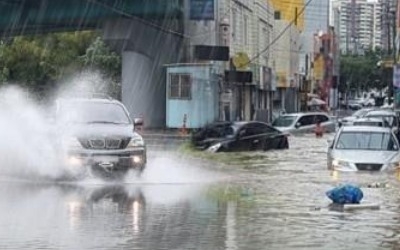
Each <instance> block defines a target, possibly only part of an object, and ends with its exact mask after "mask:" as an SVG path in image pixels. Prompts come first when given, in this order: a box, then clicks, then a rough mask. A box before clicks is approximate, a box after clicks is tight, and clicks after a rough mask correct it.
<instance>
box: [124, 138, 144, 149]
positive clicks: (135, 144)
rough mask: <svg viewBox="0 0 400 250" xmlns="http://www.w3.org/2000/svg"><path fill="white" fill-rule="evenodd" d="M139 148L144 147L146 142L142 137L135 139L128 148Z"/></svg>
mask: <svg viewBox="0 0 400 250" xmlns="http://www.w3.org/2000/svg"><path fill="white" fill-rule="evenodd" d="M137 147H144V141H143V138H141V137H133V138H132V139H131V140H130V142H129V144H128V148H137Z"/></svg>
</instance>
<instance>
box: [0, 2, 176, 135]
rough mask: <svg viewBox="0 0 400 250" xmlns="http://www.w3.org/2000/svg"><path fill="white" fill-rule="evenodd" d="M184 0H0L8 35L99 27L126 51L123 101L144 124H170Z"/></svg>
mask: <svg viewBox="0 0 400 250" xmlns="http://www.w3.org/2000/svg"><path fill="white" fill-rule="evenodd" d="M183 19H184V0H0V35H1V36H2V37H3V38H7V37H14V36H20V35H29V34H39V33H48V32H61V31H77V30H88V29H99V30H101V31H102V33H103V38H104V39H105V40H106V42H108V43H109V44H110V45H111V46H112V47H113V48H114V49H116V50H117V51H119V52H120V53H121V54H122V60H123V62H122V101H123V102H124V103H125V105H126V106H127V108H128V110H129V111H130V113H131V115H132V116H138V115H143V116H144V118H145V122H146V124H145V125H149V126H151V127H161V126H163V125H165V91H166V86H165V84H166V81H165V73H164V72H165V70H164V68H163V65H165V64H170V63H175V62H178V61H179V60H180V55H181V52H182V48H183V42H184V41H183V40H184V36H183V32H184V31H183V30H184V25H183V23H184V20H183Z"/></svg>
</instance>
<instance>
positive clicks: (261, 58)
mask: <svg viewBox="0 0 400 250" xmlns="http://www.w3.org/2000/svg"><path fill="white" fill-rule="evenodd" d="M185 2H186V3H187V6H188V11H187V12H186V15H187V16H186V18H185V20H186V21H185V23H184V30H185V35H186V37H187V39H186V40H185V43H186V44H185V45H186V47H187V52H186V54H187V57H186V58H187V59H186V61H187V62H188V63H185V64H184V65H169V66H168V68H167V72H170V74H176V72H177V71H179V72H180V73H179V74H181V75H184V74H186V75H188V76H193V77H191V79H192V80H191V86H192V89H191V90H190V91H187V92H191V93H192V96H191V97H192V98H191V99H190V100H189V101H186V102H185V100H174V99H172V100H168V96H167V102H169V103H172V104H173V105H175V102H179V104H180V108H181V109H182V107H183V106H184V105H186V106H190V108H188V110H189V111H188V112H186V111H185V112H186V113H192V114H194V113H196V112H197V113H199V112H201V110H200V108H199V109H198V110H195V109H192V108H191V107H202V106H204V105H205V102H209V103H211V102H212V103H214V101H213V100H214V97H211V98H210V99H206V96H207V95H208V96H210V95H211V96H213V95H214V94H215V93H214V92H215V91H217V92H219V96H218V99H219V100H218V103H219V104H218V106H219V107H218V110H219V111H218V113H219V115H218V119H219V120H230V121H233V120H253V119H258V120H264V121H267V120H268V119H269V118H270V117H271V112H272V96H273V92H274V90H275V88H274V87H273V86H274V84H273V77H272V76H271V75H272V69H271V68H272V65H273V61H272V59H271V56H272V52H271V51H273V48H268V45H269V44H270V43H271V41H272V40H273V35H274V34H273V28H274V11H273V9H272V6H271V5H270V4H269V3H268V1H266V0H252V1H248V0H207V1H192V0H185ZM205 4H209V5H207V8H204V11H203V12H200V13H194V14H196V18H192V15H191V11H190V9H191V7H192V5H195V7H196V8H198V6H201V5H205ZM204 13H206V14H204ZM192 14H193V13H192ZM198 14H199V15H200V16H201V17H204V18H198ZM199 45H209V46H227V47H229V61H227V62H223V61H213V60H201V61H200V60H198V59H196V58H195V56H194V53H193V48H195V47H196V46H199ZM238 61H241V63H237V62H238ZM205 65H207V66H205ZM227 70H231V71H237V72H239V71H241V72H251V75H252V79H251V80H250V81H247V82H245V83H244V82H232V81H230V80H229V81H228V80H227V78H226V75H225V72H226V71H227ZM199 72H203V73H201V74H202V75H201V74H200V73H199ZM264 72H268V73H264ZM167 74H168V73H167ZM167 78H168V76H167ZM171 79H172V78H171ZM188 81H189V80H188ZM168 84H171V83H168V82H167V86H168ZM186 85H188V84H186ZM201 85H205V86H206V87H204V88H198V89H196V87H195V86H201ZM215 86H218V87H217V88H215ZM203 90H204V91H206V90H211V92H210V93H207V94H204V93H202V91H203ZM194 91H197V92H196V93H194ZM195 96H196V97H199V96H204V98H203V99H201V100H203V101H199V102H197V103H195V100H193V99H195V98H194V97H195ZM207 98H208V97H207ZM198 100H200V99H199V98H198ZM172 104H171V105H170V106H172ZM167 106H168V105H167ZM204 109H205V108H204ZM209 109H210V110H212V112H214V110H215V106H212V107H210V108H209ZM190 111H193V112H190ZM170 113H171V114H176V113H179V112H177V111H176V110H171V112H170ZM209 113H210V112H207V114H203V113H202V115H201V116H203V117H206V116H207V119H206V118H204V119H203V120H202V121H193V120H191V119H190V117H189V116H188V123H191V122H196V124H202V123H204V122H205V121H207V122H208V120H209V119H211V118H212V117H211V116H209V115H208V114H209ZM167 114H168V112H167ZM183 115H184V114H179V115H178V116H177V118H175V117H172V118H171V119H170V120H171V122H170V123H171V124H172V123H173V121H175V120H177V119H179V121H178V122H180V123H181V120H182V118H180V117H182V116H183ZM192 116H193V115H192ZM260 116H261V117H260ZM175 123H177V122H175ZM189 126H190V124H189Z"/></svg>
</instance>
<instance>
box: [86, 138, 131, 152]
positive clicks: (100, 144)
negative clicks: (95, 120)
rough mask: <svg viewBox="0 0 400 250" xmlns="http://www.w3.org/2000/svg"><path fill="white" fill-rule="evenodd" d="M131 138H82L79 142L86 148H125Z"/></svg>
mask: <svg viewBox="0 0 400 250" xmlns="http://www.w3.org/2000/svg"><path fill="white" fill-rule="evenodd" d="M129 141H130V138H122V139H121V138H90V139H87V138H81V139H79V142H80V143H81V145H82V147H84V148H86V149H110V150H111V149H124V148H126V147H127V146H128V143H129Z"/></svg>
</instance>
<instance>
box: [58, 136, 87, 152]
mask: <svg viewBox="0 0 400 250" xmlns="http://www.w3.org/2000/svg"><path fill="white" fill-rule="evenodd" d="M62 145H63V147H64V148H66V149H81V148H82V145H81V143H80V142H79V141H78V139H77V138H76V137H65V138H63V142H62Z"/></svg>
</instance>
